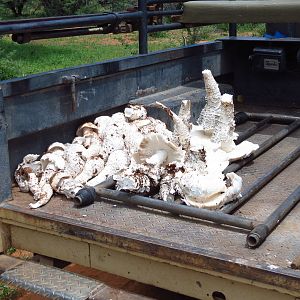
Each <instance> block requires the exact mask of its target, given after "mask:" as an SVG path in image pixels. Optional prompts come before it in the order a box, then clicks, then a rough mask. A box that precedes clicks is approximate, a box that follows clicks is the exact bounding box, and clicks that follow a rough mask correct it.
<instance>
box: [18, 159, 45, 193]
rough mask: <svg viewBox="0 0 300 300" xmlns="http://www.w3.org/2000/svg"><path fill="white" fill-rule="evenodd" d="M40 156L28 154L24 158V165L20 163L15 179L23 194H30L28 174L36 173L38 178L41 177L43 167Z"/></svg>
mask: <svg viewBox="0 0 300 300" xmlns="http://www.w3.org/2000/svg"><path fill="white" fill-rule="evenodd" d="M38 158H39V155H38V154H28V155H26V156H25V157H24V158H23V161H22V163H20V164H19V165H18V167H17V169H16V171H15V174H14V175H15V179H16V182H17V184H18V186H19V188H20V191H21V192H24V193H28V192H29V186H28V174H29V173H34V174H35V175H36V176H37V177H40V176H41V173H42V165H41V163H40V161H38V160H37V159H38Z"/></svg>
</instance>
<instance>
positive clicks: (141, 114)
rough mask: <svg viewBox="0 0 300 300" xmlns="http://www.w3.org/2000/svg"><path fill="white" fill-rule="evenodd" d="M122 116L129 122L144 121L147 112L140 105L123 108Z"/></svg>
mask: <svg viewBox="0 0 300 300" xmlns="http://www.w3.org/2000/svg"><path fill="white" fill-rule="evenodd" d="M124 115H125V117H126V118H127V119H128V120H129V121H135V120H144V119H146V118H147V110H146V109H145V107H143V106H142V105H129V106H128V107H126V108H125V110H124Z"/></svg>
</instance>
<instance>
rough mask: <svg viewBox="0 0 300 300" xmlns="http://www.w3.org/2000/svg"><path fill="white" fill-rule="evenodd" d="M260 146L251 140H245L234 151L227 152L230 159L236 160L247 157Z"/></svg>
mask: <svg viewBox="0 0 300 300" xmlns="http://www.w3.org/2000/svg"><path fill="white" fill-rule="evenodd" d="M258 148H259V145H258V144H254V143H251V142H249V141H243V142H241V143H240V144H238V145H237V146H235V148H234V149H233V150H232V151H230V152H229V153H227V156H228V160H229V161H230V162H232V161H235V160H240V159H243V158H246V157H248V156H250V155H251V154H252V153H253V152H254V151H256V150H257V149H258Z"/></svg>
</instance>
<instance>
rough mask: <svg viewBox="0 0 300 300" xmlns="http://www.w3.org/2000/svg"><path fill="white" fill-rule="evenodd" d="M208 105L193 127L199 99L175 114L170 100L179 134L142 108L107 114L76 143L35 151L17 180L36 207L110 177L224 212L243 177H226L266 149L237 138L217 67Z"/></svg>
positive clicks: (124, 185) (120, 186) (209, 80)
mask: <svg viewBox="0 0 300 300" xmlns="http://www.w3.org/2000/svg"><path fill="white" fill-rule="evenodd" d="M202 73H203V78H204V83H205V89H206V105H205V107H204V109H203V110H202V111H201V113H200V116H199V118H198V120H197V123H198V124H197V125H195V124H192V123H191V121H190V118H191V102H190V101H188V100H184V101H182V103H181V107H180V111H179V113H178V115H177V114H175V113H174V112H173V111H172V110H171V109H169V108H168V107H167V106H165V105H164V104H163V103H160V102H156V103H155V104H154V105H155V106H156V107H158V108H161V109H163V110H164V111H166V112H167V114H168V115H169V117H170V118H171V120H172V121H173V124H174V129H173V131H170V130H168V129H167V127H166V125H165V123H163V122H162V121H160V120H158V119H155V118H152V117H149V116H148V115H147V111H146V109H145V108H144V107H143V106H141V105H129V106H128V107H127V108H125V111H124V113H120V112H119V113H115V114H113V115H112V116H111V117H109V116H100V117H98V118H96V119H95V121H94V124H93V123H85V124H83V125H82V126H80V127H79V128H78V130H77V132H76V135H77V136H76V137H75V138H74V140H73V142H72V143H67V144H62V143H53V144H52V145H50V146H49V148H48V150H47V152H46V153H45V154H43V155H42V156H41V157H39V155H34V154H29V155H26V156H25V157H24V159H23V162H22V163H21V164H19V166H18V168H17V170H16V172H15V178H16V181H17V183H18V185H19V187H20V190H21V191H22V192H31V193H32V194H33V198H34V200H35V201H36V202H35V203H31V204H30V207H31V208H37V207H40V206H42V205H44V204H46V203H47V202H48V201H49V200H50V198H51V197H52V195H53V193H54V192H56V193H60V194H63V195H65V196H66V197H67V198H73V197H74V196H75V195H76V193H77V192H78V191H79V190H80V189H81V188H82V187H84V186H95V185H97V184H99V183H101V182H103V181H104V180H106V179H107V178H108V177H113V178H114V180H115V181H116V189H117V190H124V191H128V192H132V193H139V194H142V195H150V196H152V197H155V198H158V199H161V200H163V201H176V202H182V203H185V204H187V205H191V206H195V207H201V208H208V209H217V208H220V207H222V206H223V205H224V204H225V203H227V202H229V201H232V200H234V199H236V198H237V197H239V196H240V192H241V188H242V179H241V177H240V176H238V175H237V174H235V173H228V174H226V175H224V174H223V171H224V169H225V168H226V167H227V166H228V165H229V163H230V162H231V161H234V160H238V159H242V158H245V157H247V156H249V155H250V154H251V153H252V152H253V151H255V150H256V149H257V148H258V145H256V144H253V143H250V142H248V141H244V142H242V143H241V144H239V145H236V144H235V143H234V140H235V139H236V138H237V134H236V133H235V132H234V131H235V122H234V107H233V100H232V96H231V95H228V94H224V95H221V93H220V91H219V88H218V84H217V83H216V81H215V79H214V78H213V76H212V74H211V72H210V71H209V70H204V71H203V72H202Z"/></svg>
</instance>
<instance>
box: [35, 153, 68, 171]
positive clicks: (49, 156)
mask: <svg viewBox="0 0 300 300" xmlns="http://www.w3.org/2000/svg"><path fill="white" fill-rule="evenodd" d="M40 161H41V164H42V169H43V170H45V169H46V167H47V166H48V164H50V163H52V164H53V165H54V166H55V167H56V168H57V169H59V170H62V169H64V167H65V160H64V158H63V157H61V156H60V155H56V154H55V153H46V154H44V155H43V156H42V157H41V159H40Z"/></svg>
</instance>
